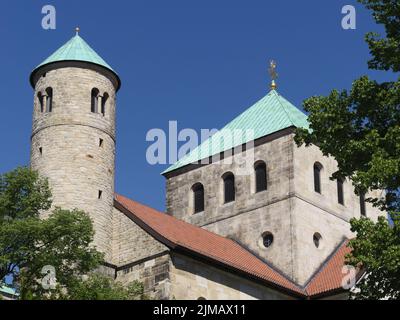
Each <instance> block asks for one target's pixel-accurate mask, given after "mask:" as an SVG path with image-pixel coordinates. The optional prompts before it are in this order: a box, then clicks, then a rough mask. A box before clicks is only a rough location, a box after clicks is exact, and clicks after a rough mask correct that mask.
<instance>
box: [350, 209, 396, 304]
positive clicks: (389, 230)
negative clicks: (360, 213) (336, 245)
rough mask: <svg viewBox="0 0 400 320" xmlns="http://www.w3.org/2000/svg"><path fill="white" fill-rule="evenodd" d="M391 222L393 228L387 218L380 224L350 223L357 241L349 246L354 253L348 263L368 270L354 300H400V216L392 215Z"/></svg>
mask: <svg viewBox="0 0 400 320" xmlns="http://www.w3.org/2000/svg"><path fill="white" fill-rule="evenodd" d="M392 220H393V225H392V226H391V225H389V223H388V221H387V219H385V218H384V217H380V218H379V220H378V222H377V223H374V222H372V221H371V220H369V219H365V218H363V219H360V220H357V219H353V220H352V221H351V226H352V231H353V232H356V233H357V238H356V239H353V240H351V241H350V243H349V246H350V248H352V250H353V251H352V253H351V254H350V255H349V256H348V257H347V263H348V264H350V265H352V266H354V267H360V266H362V267H364V268H366V269H367V276H366V277H364V278H363V279H362V280H361V281H360V282H359V283H358V285H357V289H358V290H356V291H355V293H354V294H353V295H352V298H353V299H394V300H398V299H400V214H393V215H392Z"/></svg>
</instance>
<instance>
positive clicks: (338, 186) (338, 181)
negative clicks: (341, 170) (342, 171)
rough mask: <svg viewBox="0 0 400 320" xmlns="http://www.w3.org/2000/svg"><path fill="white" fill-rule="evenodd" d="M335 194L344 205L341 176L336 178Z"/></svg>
mask: <svg viewBox="0 0 400 320" xmlns="http://www.w3.org/2000/svg"><path fill="white" fill-rule="evenodd" d="M336 181H337V194H338V202H339V203H340V204H342V205H344V194H343V183H344V179H343V178H338V179H337V180H336Z"/></svg>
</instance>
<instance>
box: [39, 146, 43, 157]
mask: <svg viewBox="0 0 400 320" xmlns="http://www.w3.org/2000/svg"><path fill="white" fill-rule="evenodd" d="M39 153H40V155H43V148H42V147H40V148H39Z"/></svg>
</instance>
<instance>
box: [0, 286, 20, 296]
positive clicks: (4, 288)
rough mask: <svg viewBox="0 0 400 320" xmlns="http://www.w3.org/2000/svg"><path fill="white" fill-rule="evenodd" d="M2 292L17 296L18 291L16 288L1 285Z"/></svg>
mask: <svg viewBox="0 0 400 320" xmlns="http://www.w3.org/2000/svg"><path fill="white" fill-rule="evenodd" d="M0 293H5V294H9V295H13V296H17V295H18V293H17V291H16V290H15V289H13V288H10V287H5V286H0Z"/></svg>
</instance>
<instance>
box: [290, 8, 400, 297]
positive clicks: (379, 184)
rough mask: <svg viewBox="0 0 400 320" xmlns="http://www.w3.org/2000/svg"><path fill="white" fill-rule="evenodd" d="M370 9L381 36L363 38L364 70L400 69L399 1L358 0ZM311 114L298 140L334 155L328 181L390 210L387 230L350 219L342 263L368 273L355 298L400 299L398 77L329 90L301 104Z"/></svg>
mask: <svg viewBox="0 0 400 320" xmlns="http://www.w3.org/2000/svg"><path fill="white" fill-rule="evenodd" d="M359 2H360V3H362V4H364V5H365V6H366V7H367V8H368V9H370V10H371V11H372V14H373V17H374V18H375V20H376V22H377V23H378V24H382V25H383V26H384V27H385V32H386V37H380V36H379V35H378V34H376V33H372V32H371V33H368V34H367V35H366V42H367V43H368V46H369V49H370V53H371V55H372V59H371V60H370V61H369V62H368V66H369V68H370V69H375V70H382V71H390V72H393V73H394V74H396V73H398V72H399V71H400V2H399V1H398V0H359ZM304 109H305V110H306V111H307V112H309V122H310V129H311V130H310V131H308V130H304V129H298V130H297V132H296V137H295V139H296V142H297V144H298V145H302V144H303V143H305V144H306V145H307V146H309V145H311V144H315V145H318V146H319V148H320V149H321V151H322V152H323V154H324V155H325V156H333V157H334V158H335V159H336V161H337V163H338V171H337V172H335V173H334V174H333V177H332V178H338V177H349V178H351V179H352V181H353V184H354V186H355V191H356V193H357V194H364V193H366V192H368V191H374V190H384V191H385V195H384V196H383V197H370V198H368V199H366V200H367V201H369V202H371V203H373V205H374V206H376V207H379V208H380V209H382V210H384V211H388V212H389V214H390V216H391V218H392V220H393V225H390V224H389V223H388V221H387V219H386V218H384V217H381V218H380V219H379V221H378V222H377V223H373V222H372V221H371V220H369V219H365V218H362V219H361V220H356V219H353V220H352V221H351V229H352V231H353V232H355V233H356V234H357V237H356V238H355V239H353V240H351V241H350V244H349V246H350V247H351V248H352V249H353V251H352V253H351V254H350V255H349V257H348V262H349V263H350V264H352V265H353V266H356V267H362V268H365V270H367V276H366V277H364V278H363V279H362V280H361V281H360V282H359V284H358V289H359V290H357V292H358V293H357V294H355V295H353V298H357V299H379V298H399V292H400V242H399V238H400V235H399V230H400V229H399V212H400V192H399V191H400V79H399V80H397V81H388V82H384V83H378V82H377V81H374V80H371V79H369V78H368V77H366V76H364V77H361V78H360V79H358V80H356V81H355V82H354V83H353V86H352V88H351V90H349V91H347V90H342V91H340V92H339V91H338V90H333V91H332V92H331V93H330V94H329V95H328V96H326V97H325V96H317V97H311V98H309V99H307V100H305V102H304Z"/></svg>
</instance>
